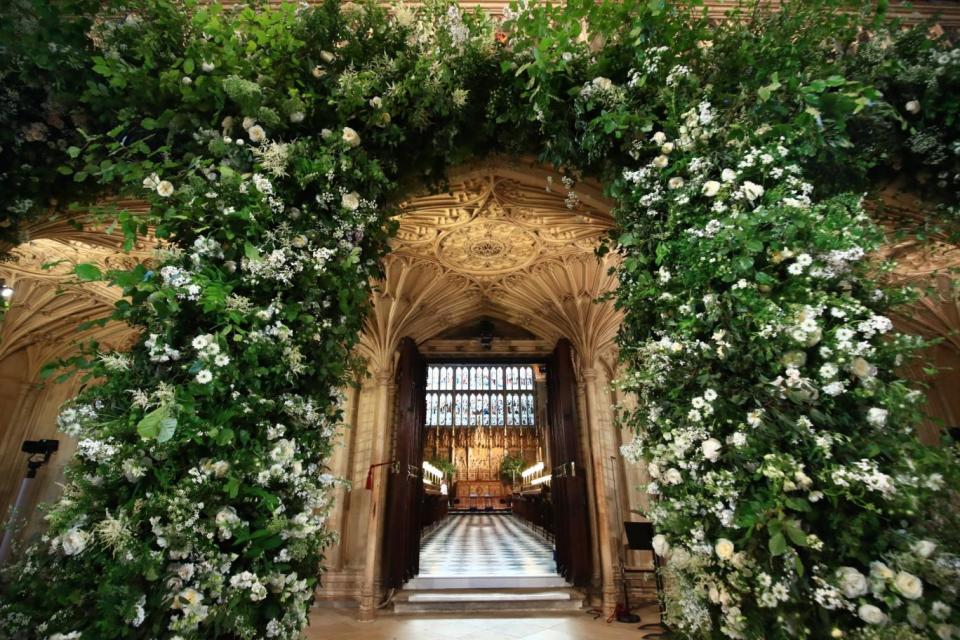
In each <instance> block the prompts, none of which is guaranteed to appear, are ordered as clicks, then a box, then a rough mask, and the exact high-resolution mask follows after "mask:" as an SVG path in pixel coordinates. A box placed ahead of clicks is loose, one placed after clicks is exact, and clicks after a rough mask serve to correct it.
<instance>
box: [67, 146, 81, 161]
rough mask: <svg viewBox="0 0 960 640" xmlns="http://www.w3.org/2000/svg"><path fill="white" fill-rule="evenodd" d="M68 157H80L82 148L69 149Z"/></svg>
mask: <svg viewBox="0 0 960 640" xmlns="http://www.w3.org/2000/svg"><path fill="white" fill-rule="evenodd" d="M67 155H68V156H70V157H71V158H76V157H77V156H79V155H80V147H67Z"/></svg>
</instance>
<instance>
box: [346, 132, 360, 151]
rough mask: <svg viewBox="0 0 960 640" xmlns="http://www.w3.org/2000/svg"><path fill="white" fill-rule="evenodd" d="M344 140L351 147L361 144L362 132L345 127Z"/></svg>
mask: <svg viewBox="0 0 960 640" xmlns="http://www.w3.org/2000/svg"><path fill="white" fill-rule="evenodd" d="M343 141H344V142H346V143H347V144H348V145H350V146H351V147H356V146H359V145H360V134H359V133H357V132H356V131H354V130H353V129H351V128H350V127H344V128H343Z"/></svg>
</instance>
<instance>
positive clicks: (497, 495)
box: [455, 480, 510, 511]
mask: <svg viewBox="0 0 960 640" xmlns="http://www.w3.org/2000/svg"><path fill="white" fill-rule="evenodd" d="M509 495H510V487H509V486H505V485H504V483H503V482H502V481H500V480H471V481H464V482H458V483H457V487H456V498H455V500H459V502H457V503H455V507H456V508H457V509H477V510H478V511H484V510H487V509H491V510H500V509H509V508H510V505H509V503H508V500H507V496H509Z"/></svg>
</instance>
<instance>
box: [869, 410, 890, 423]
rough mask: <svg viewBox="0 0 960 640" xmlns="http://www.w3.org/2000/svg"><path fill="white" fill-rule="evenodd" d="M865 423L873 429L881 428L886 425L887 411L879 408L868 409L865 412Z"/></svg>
mask: <svg viewBox="0 0 960 640" xmlns="http://www.w3.org/2000/svg"><path fill="white" fill-rule="evenodd" d="M867 422H868V423H869V424H871V425H873V426H874V427H882V426H883V425H885V424H887V410H886V409H880V408H879V407H870V409H869V410H868V411H867Z"/></svg>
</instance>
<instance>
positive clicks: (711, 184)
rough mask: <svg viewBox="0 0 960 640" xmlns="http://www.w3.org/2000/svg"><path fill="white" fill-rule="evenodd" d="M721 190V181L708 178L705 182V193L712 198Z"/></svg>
mask: <svg viewBox="0 0 960 640" xmlns="http://www.w3.org/2000/svg"><path fill="white" fill-rule="evenodd" d="M719 191H720V183H719V182H717V181H716V180H707V181H706V182H704V183H703V191H702V192H703V195H705V196H707V197H708V198H712V197H713V196H715V195H717V193H719Z"/></svg>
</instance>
